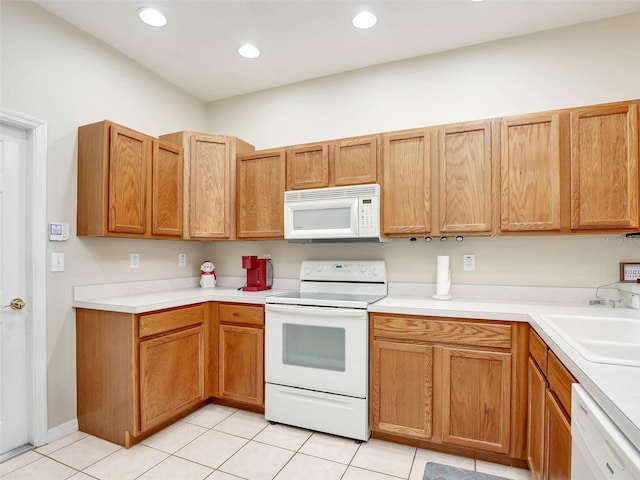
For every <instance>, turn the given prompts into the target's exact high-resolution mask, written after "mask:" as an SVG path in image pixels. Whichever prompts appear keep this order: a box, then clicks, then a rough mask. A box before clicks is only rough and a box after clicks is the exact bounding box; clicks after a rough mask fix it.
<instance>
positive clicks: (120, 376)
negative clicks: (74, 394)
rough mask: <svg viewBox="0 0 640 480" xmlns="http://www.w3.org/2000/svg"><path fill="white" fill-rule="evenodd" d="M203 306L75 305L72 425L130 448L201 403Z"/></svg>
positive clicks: (206, 313) (205, 317) (205, 345)
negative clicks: (127, 309)
mask: <svg viewBox="0 0 640 480" xmlns="http://www.w3.org/2000/svg"><path fill="white" fill-rule="evenodd" d="M209 328H210V327H209V304H207V303H202V304H198V305H192V306H188V307H181V308H176V309H171V310H164V311H160V312H153V313H149V314H142V315H135V314H129V313H118V312H108V311H102V310H88V309H82V308H79V309H77V310H76V364H77V367H76V368H77V389H78V398H77V400H78V427H79V430H80V431H82V432H86V433H89V434H91V435H95V436H97V437H100V438H103V439H105V440H108V441H110V442H114V443H117V444H120V445H125V446H127V447H128V446H130V445H132V444H134V443H137V442H138V441H140V440H141V439H144V438H146V437H147V436H149V435H151V434H153V433H155V432H156V431H157V430H159V429H160V428H162V427H164V426H166V425H168V424H169V423H170V422H171V421H174V420H177V419H178V418H180V417H181V416H184V415H186V414H188V413H190V412H191V411H193V410H195V409H196V408H198V406H200V405H202V404H203V403H204V400H205V396H204V386H205V374H206V372H205V359H206V357H207V352H208V342H207V341H206V337H207V335H206V332H207V331H208V330H209Z"/></svg>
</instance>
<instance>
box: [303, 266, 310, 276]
mask: <svg viewBox="0 0 640 480" xmlns="http://www.w3.org/2000/svg"><path fill="white" fill-rule="evenodd" d="M304 273H306V274H307V275H309V274H310V273H311V267H304Z"/></svg>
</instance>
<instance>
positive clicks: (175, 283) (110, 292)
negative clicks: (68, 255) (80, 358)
mask: <svg viewBox="0 0 640 480" xmlns="http://www.w3.org/2000/svg"><path fill="white" fill-rule="evenodd" d="M237 281H238V280H237V279H230V280H228V281H225V280H224V279H223V280H222V281H221V282H219V286H216V287H215V288H211V289H208V288H207V289H205V288H200V287H199V286H197V285H198V280H197V278H184V279H173V280H159V281H151V282H131V283H122V284H108V285H92V286H80V287H74V301H73V306H74V307H77V308H88V309H94V310H109V311H117V312H125V313H134V314H135V313H145V312H150V311H154V310H162V309H165V308H173V307H180V306H184V305H190V304H194V303H200V302H208V301H216V302H237V303H253V304H264V303H265V298H266V297H267V296H269V295H277V294H280V293H285V292H287V291H291V290H296V289H297V284H296V282H295V281H280V282H279V281H276V282H275V284H274V286H275V287H276V289H273V290H263V291H260V292H244V291H242V290H238V287H237ZM390 291H392V289H390ZM392 293H393V292H392ZM369 311H370V312H381V313H396V314H409V315H423V316H440V317H458V318H475V319H486V320H509V321H518V322H528V323H529V324H530V325H531V326H532V327H533V328H534V329H535V330H536V332H538V334H539V335H540V337H541V338H542V339H543V340H544V341H545V342H546V343H547V345H548V346H549V348H551V350H552V351H553V352H554V353H555V354H556V355H557V356H558V358H559V359H560V360H561V361H562V362H563V363H564V365H565V366H566V367H567V368H568V369H569V371H570V372H571V373H572V374H573V376H574V377H575V378H576V379H577V380H578V381H579V382H580V383H581V384H582V385H583V386H584V387H585V389H586V390H587V391H588V392H589V393H590V395H591V396H592V397H593V398H594V399H595V400H596V401H597V402H598V403H599V404H600V406H601V407H602V408H603V409H604V410H605V411H606V412H607V414H608V415H609V417H611V418H612V420H613V421H614V422H615V423H616V424H617V425H618V426H619V428H620V429H621V430H622V432H623V433H624V434H625V435H626V436H627V437H628V438H629V439H630V440H631V441H632V442H633V443H634V445H636V446H638V447H639V448H640V367H628V366H620V365H608V364H603V363H595V362H591V361H589V360H586V359H585V358H584V357H582V356H581V355H580V354H579V353H578V352H577V351H576V350H574V349H573V348H572V347H571V345H570V344H569V343H567V342H566V341H565V340H564V339H563V338H562V336H561V335H559V334H558V333H557V332H556V331H555V330H554V329H553V328H551V326H550V325H549V324H548V323H547V322H545V318H544V315H546V314H568V315H604V316H611V317H627V318H634V319H637V320H638V321H639V322H640V311H638V310H632V309H623V308H616V309H614V308H611V307H604V306H593V307H590V306H585V302H583V301H581V302H580V303H577V302H576V303H567V302H558V301H555V302H540V301H518V300H505V299H500V300H479V299H477V298H473V299H464V298H458V297H456V298H454V299H453V300H448V301H438V300H433V299H432V298H431V297H430V296H427V295H412V296H407V295H395V294H391V295H389V296H387V297H386V298H384V299H382V300H380V301H378V302H376V303H374V304H372V305H370V306H369Z"/></svg>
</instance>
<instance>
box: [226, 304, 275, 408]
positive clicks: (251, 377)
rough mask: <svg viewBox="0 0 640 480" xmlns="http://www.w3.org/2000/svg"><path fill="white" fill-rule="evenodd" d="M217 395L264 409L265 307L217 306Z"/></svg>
mask: <svg viewBox="0 0 640 480" xmlns="http://www.w3.org/2000/svg"><path fill="white" fill-rule="evenodd" d="M217 319H218V378H219V388H218V395H219V397H220V398H222V399H225V400H231V401H236V402H241V403H243V404H247V405H252V406H256V407H259V408H264V308H263V307H262V306H261V305H239V304H225V303H221V304H219V305H218V315H217Z"/></svg>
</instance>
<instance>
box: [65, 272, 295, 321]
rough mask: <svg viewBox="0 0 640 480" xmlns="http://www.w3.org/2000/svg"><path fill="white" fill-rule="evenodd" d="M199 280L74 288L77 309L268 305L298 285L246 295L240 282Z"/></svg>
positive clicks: (133, 310) (127, 310)
mask: <svg viewBox="0 0 640 480" xmlns="http://www.w3.org/2000/svg"><path fill="white" fill-rule="evenodd" d="M198 281H199V277H187V278H178V279H170V280H154V281H143V282H125V283H113V284H102V285H82V286H77V287H74V288H73V304H72V306H73V307H76V308H88V309H91V310H108V311H111V312H122V313H146V312H152V311H155V310H163V309H165V308H174V307H182V306H185V305H193V304H195V303H201V302H235V303H253V304H262V305H264V303H265V298H266V297H268V296H269V295H278V294H281V293H286V292H289V291H291V290H294V289H295V288H296V287H297V284H296V283H288V282H281V285H278V284H277V283H276V287H277V289H269V290H261V291H259V292H245V291H242V290H241V289H240V287H238V286H236V285H238V282H237V279H234V278H230V279H221V281H219V282H218V285H217V286H215V287H214V288H201V287H200V286H199V285H198Z"/></svg>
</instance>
